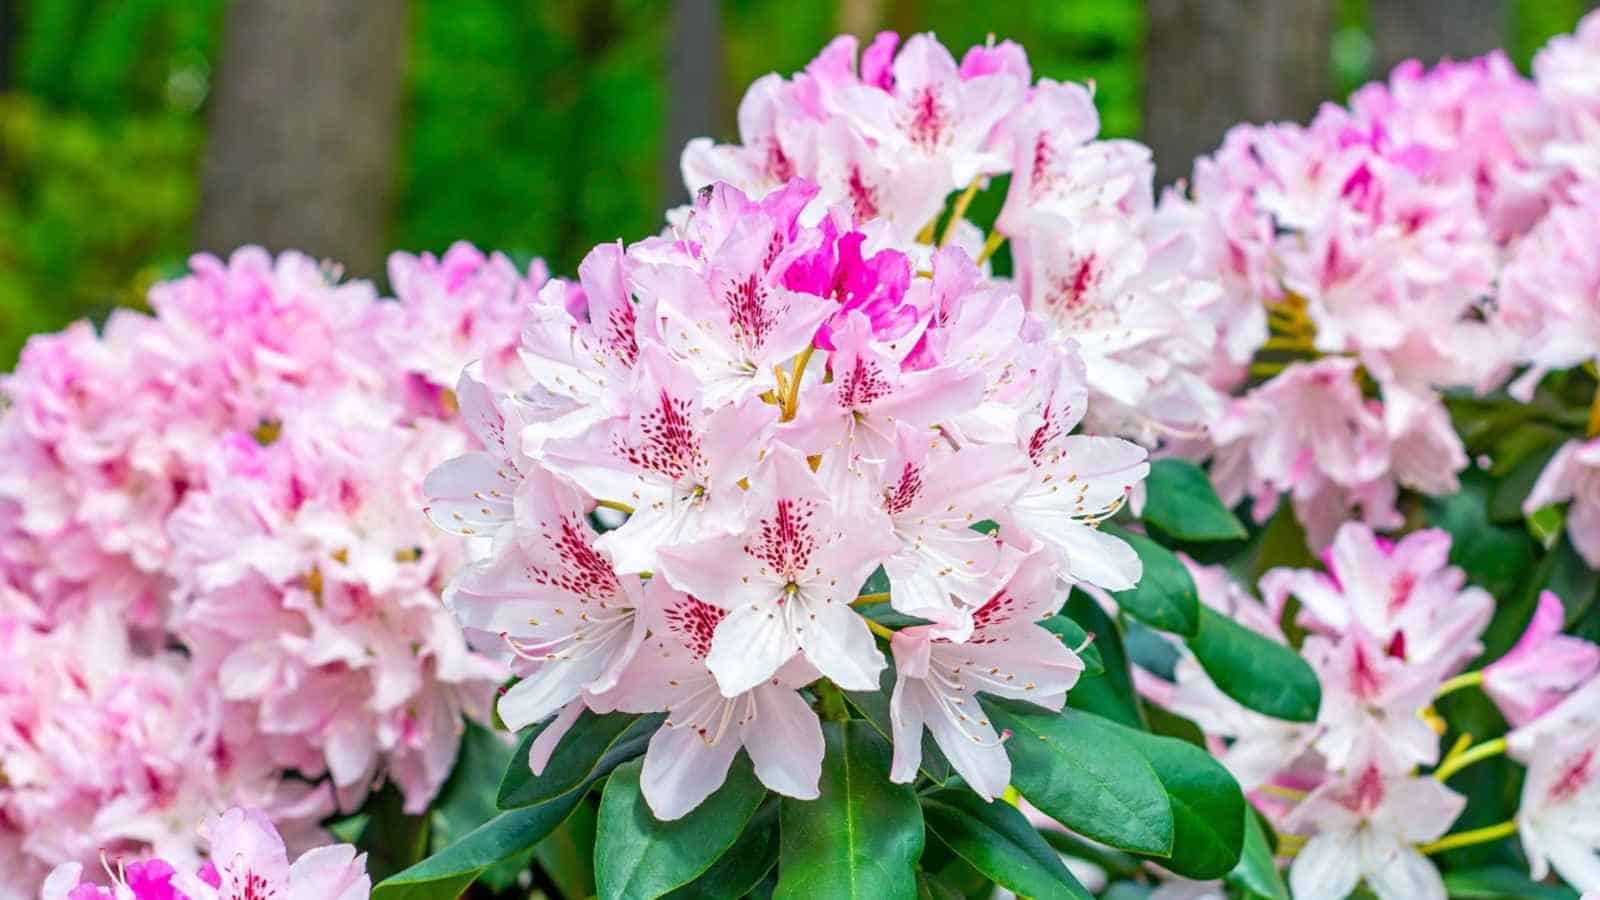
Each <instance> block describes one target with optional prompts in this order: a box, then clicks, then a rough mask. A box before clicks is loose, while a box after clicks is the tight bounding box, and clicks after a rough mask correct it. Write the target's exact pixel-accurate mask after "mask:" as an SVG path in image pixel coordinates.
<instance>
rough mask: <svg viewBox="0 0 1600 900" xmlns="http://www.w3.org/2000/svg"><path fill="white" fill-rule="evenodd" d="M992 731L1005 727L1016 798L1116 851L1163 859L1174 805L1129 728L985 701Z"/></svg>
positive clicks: (1027, 705) (1084, 715) (1170, 836)
mask: <svg viewBox="0 0 1600 900" xmlns="http://www.w3.org/2000/svg"><path fill="white" fill-rule="evenodd" d="M984 708H985V709H987V710H988V711H989V718H990V720H992V721H993V722H994V723H995V725H997V726H999V727H1001V728H1006V729H1010V731H1011V739H1010V740H1008V741H1006V745H1005V746H1006V753H1007V755H1009V756H1010V757H1011V780H1012V784H1014V785H1016V788H1017V790H1018V791H1020V792H1021V793H1022V796H1024V797H1027V798H1028V801H1029V802H1030V803H1032V804H1033V805H1034V806H1037V807H1039V808H1040V809H1041V810H1043V811H1044V812H1045V814H1046V815H1048V816H1050V817H1051V818H1054V819H1055V820H1056V821H1058V822H1060V823H1061V824H1063V825H1065V826H1067V827H1068V828H1071V829H1072V830H1074V831H1076V832H1078V833H1080V834H1082V835H1084V836H1086V837H1091V838H1094V839H1095V840H1097V841H1099V842H1101V843H1103V844H1107V845H1109V846H1112V847H1116V848H1118V849H1122V850H1132V851H1136V852H1139V853H1150V854H1154V855H1156V856H1165V855H1167V853H1169V852H1170V851H1171V850H1172V846H1173V818H1172V813H1173V810H1172V806H1171V804H1170V803H1169V801H1168V800H1167V792H1166V790H1165V789H1164V788H1163V787H1162V783H1161V778H1160V777H1159V776H1157V775H1156V772H1155V770H1154V769H1152V768H1151V767H1150V764H1149V763H1148V762H1146V761H1145V757H1144V755H1143V754H1142V753H1140V752H1139V749H1138V748H1137V747H1135V746H1134V745H1133V743H1132V742H1131V741H1129V740H1128V738H1127V735H1129V734H1138V733H1139V732H1136V731H1134V730H1133V729H1131V728H1127V727H1125V726H1120V725H1117V724H1115V723H1113V722H1111V721H1109V720H1107V719H1102V718H1100V717H1098V716H1094V715H1090V714H1088V713H1083V712H1078V711H1076V710H1070V709H1069V710H1067V711H1065V712H1061V713H1053V712H1050V711H1049V710H1046V709H1041V708H1039V707H1037V706H1034V705H1033V704H1031V703H1024V702H1021V701H1017V700H1001V699H996V698H985V703H984Z"/></svg>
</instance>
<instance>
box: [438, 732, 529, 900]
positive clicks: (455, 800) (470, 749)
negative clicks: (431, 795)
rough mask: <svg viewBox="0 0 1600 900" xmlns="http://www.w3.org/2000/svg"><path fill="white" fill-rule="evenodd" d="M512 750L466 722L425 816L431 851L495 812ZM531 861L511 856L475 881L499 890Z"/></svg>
mask: <svg viewBox="0 0 1600 900" xmlns="http://www.w3.org/2000/svg"><path fill="white" fill-rule="evenodd" d="M515 750H516V744H515V743H514V742H512V741H511V740H509V739H508V736H507V735H506V734H504V733H503V732H496V731H491V730H489V729H488V728H485V727H483V726H482V725H479V724H477V723H476V722H468V723H467V728H466V732H465V733H464V734H463V735H462V739H461V750H460V753H459V754H457V756H456V765H455V768H454V769H453V770H452V771H451V773H450V779H449V780H448V781H446V782H445V785H444V789H443V790H441V791H440V792H439V797H438V799H437V800H435V801H434V803H433V809H432V811H431V812H430V813H429V820H430V822H431V824H432V826H433V838H432V843H431V846H432V848H433V852H435V853H437V852H439V851H440V850H443V849H444V848H446V847H448V846H450V845H451V844H454V843H455V842H456V841H459V840H461V839H462V838H463V837H465V836H466V835H468V834H470V833H471V832H472V829H474V828H477V827H478V826H479V825H482V824H483V823H484V822H487V821H489V820H490V819H492V818H494V817H495V816H496V815H498V814H499V813H500V809H499V807H498V806H497V805H496V802H495V801H496V798H497V797H498V796H499V789H500V779H501V777H502V776H503V775H504V774H505V771H506V768H507V766H509V765H510V762H511V757H512V754H513V753H514V752H515ZM531 858H532V853H531V852H528V853H521V854H517V855H515V856H513V857H512V858H510V859H507V860H504V861H503V862H500V863H497V864H495V865H494V866H493V867H491V868H490V869H489V870H488V871H486V872H484V873H483V875H482V876H481V877H480V879H479V880H480V881H482V882H483V883H484V884H487V885H489V886H490V887H492V888H495V889H496V890H503V889H505V888H507V887H510V886H511V885H512V884H514V883H516V879H517V875H518V874H520V873H521V872H522V870H523V869H525V868H527V867H528V864H529V861H530V860H531ZM413 862H414V860H413Z"/></svg>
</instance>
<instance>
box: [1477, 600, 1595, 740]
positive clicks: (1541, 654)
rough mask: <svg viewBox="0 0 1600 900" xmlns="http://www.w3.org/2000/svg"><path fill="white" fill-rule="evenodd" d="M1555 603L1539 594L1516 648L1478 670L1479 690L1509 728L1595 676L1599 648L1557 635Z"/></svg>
mask: <svg viewBox="0 0 1600 900" xmlns="http://www.w3.org/2000/svg"><path fill="white" fill-rule="evenodd" d="M1565 617H1566V610H1565V608H1564V607H1563V606H1562V605H1561V598H1559V597H1557V596H1556V595H1555V594H1554V593H1552V592H1550V591H1541V592H1540V594H1539V604H1538V606H1536V607H1535V608H1534V612H1533V619H1532V620H1530V621H1529V622H1528V628H1527V630H1526V631H1524V632H1523V633H1522V637H1520V638H1518V639H1517V643H1516V646H1514V647H1512V648H1511V649H1510V650H1509V651H1507V652H1506V655H1504V656H1502V657H1500V658H1499V659H1497V660H1495V661H1494V662H1492V663H1490V664H1489V665H1487V666H1484V668H1483V690H1484V692H1485V693H1487V694H1488V695H1489V698H1490V699H1491V700H1493V701H1494V703H1495V705H1496V706H1498V707H1499V708H1500V712H1501V714H1502V715H1504V716H1505V717H1506V721H1507V722H1509V723H1511V725H1512V727H1514V728H1520V727H1521V726H1523V725H1526V724H1528V723H1529V722H1532V721H1533V720H1534V719H1537V718H1538V717H1539V716H1540V715H1542V714H1544V713H1545V712H1547V711H1549V710H1550V708H1551V707H1553V706H1555V705H1556V704H1557V703H1560V702H1561V700H1562V699H1564V698H1565V697H1566V696H1567V695H1569V694H1571V693H1572V692H1573V691H1575V690H1577V689H1578V688H1579V687H1581V686H1583V685H1584V684H1585V683H1587V682H1588V681H1590V680H1591V679H1593V678H1594V676H1595V675H1596V674H1597V673H1600V646H1596V645H1595V644H1593V643H1590V642H1589V641H1586V640H1583V639H1582V638H1578V637H1572V636H1571V635H1565V634H1562V633H1561V626H1562V622H1563V620H1564V619H1565Z"/></svg>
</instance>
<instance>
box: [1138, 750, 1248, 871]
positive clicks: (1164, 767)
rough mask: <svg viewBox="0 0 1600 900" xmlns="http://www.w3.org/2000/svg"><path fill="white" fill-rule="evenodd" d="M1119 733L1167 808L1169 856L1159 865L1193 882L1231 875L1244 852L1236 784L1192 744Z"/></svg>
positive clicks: (1240, 801)
mask: <svg viewBox="0 0 1600 900" xmlns="http://www.w3.org/2000/svg"><path fill="white" fill-rule="evenodd" d="M1108 725H1109V727H1112V728H1118V729H1122V726H1119V725H1114V724H1109V723H1108ZM1122 730H1124V731H1125V732H1126V733H1125V734H1124V735H1123V736H1124V737H1125V738H1127V740H1128V742H1129V743H1131V744H1133V745H1134V747H1135V748H1136V752H1138V753H1140V754H1142V755H1143V756H1144V758H1145V759H1146V760H1147V761H1148V762H1149V763H1150V767H1151V768H1152V769H1154V770H1155V773H1156V775H1157V777H1159V778H1160V779H1161V784H1162V786H1163V787H1164V788H1165V789H1166V793H1167V797H1168V798H1169V800H1170V802H1171V805H1172V819H1173V840H1172V852H1171V854H1170V855H1169V856H1168V858H1166V859H1163V860H1161V865H1162V866H1164V867H1165V868H1168V869H1171V870H1172V871H1174V872H1176V873H1178V874H1179V875H1182V876H1184V877H1185V878H1194V879H1198V880H1208V879H1212V878H1221V877H1222V876H1224V875H1226V874H1228V873H1229V872H1231V871H1233V868H1234V867H1235V866H1237V865H1238V864H1239V858H1240V854H1241V853H1242V851H1243V848H1244V830H1245V824H1244V820H1245V816H1246V815H1247V808H1246V806H1245V802H1244V792H1243V791H1241V790H1240V789H1239V783H1238V782H1236V781H1234V780H1233V776H1232V775H1230V774H1228V770H1227V769H1225V768H1223V767H1222V764H1221V763H1219V762H1217V760H1216V758H1215V757H1213V756H1212V755H1211V754H1209V753H1207V752H1206V751H1204V750H1202V749H1200V748H1199V747H1196V746H1194V745H1193V744H1190V743H1187V742H1185V741H1181V740H1178V739H1177V738H1169V737H1160V736H1158V735H1154V734H1146V733H1144V732H1140V731H1132V730H1131V729H1122Z"/></svg>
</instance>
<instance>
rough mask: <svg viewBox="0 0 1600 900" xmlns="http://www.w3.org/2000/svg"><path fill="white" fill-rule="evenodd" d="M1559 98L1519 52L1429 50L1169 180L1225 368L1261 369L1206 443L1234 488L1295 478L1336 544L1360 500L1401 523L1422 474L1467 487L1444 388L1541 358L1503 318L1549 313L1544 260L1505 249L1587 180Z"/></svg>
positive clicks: (1429, 483) (1548, 233)
mask: <svg viewBox="0 0 1600 900" xmlns="http://www.w3.org/2000/svg"><path fill="white" fill-rule="evenodd" d="M1547 52H1549V51H1547ZM1547 68H1550V67H1547ZM1570 80H1571V79H1568V81H1570ZM1557 118H1558V116H1557V114H1556V112H1555V109H1554V104H1553V103H1552V102H1550V100H1548V99H1547V98H1546V96H1545V95H1544V85H1543V84H1535V83H1534V82H1532V81H1529V80H1527V79H1525V78H1523V77H1521V76H1520V75H1518V74H1517V73H1516V71H1515V69H1514V68H1513V67H1512V66H1511V64H1510V63H1509V62H1508V61H1507V60H1506V59H1505V57H1504V56H1503V55H1501V54H1498V53H1495V54H1490V55H1488V56H1485V57H1481V58H1478V59H1474V60H1470V61H1467V62H1452V61H1448V60H1447V61H1445V62H1442V63H1440V64H1438V65H1437V66H1434V67H1433V68H1431V69H1424V68H1423V67H1422V66H1421V65H1420V64H1418V63H1416V62H1415V61H1413V62H1410V63H1406V64H1404V65H1402V66H1400V67H1399V68H1398V69H1396V70H1395V72H1394V73H1393V75H1392V76H1391V77H1390V79H1389V81H1388V82H1387V83H1380V84H1373V85H1369V86H1367V87H1365V88H1362V89H1361V90H1359V91H1357V92H1356V93H1355V94H1354V95H1353V96H1352V98H1351V101H1350V103H1349V105H1348V107H1339V106H1333V105H1325V106H1324V107H1323V108H1322V111H1321V112H1320V113H1319V114H1318V115H1317V117H1316V119H1315V120H1314V121H1312V122H1311V123H1310V124H1309V125H1304V126H1302V125H1298V124H1293V123H1278V124H1273V125H1266V126H1254V125H1240V126H1237V127H1235V128H1234V129H1233V130H1232V131H1230V132H1229V133H1228V135H1227V138H1226V140H1225V141H1224V143H1223V145H1222V147H1221V148H1220V149H1219V150H1218V151H1217V152H1216V153H1215V154H1214V155H1212V156H1210V157H1207V158H1204V159H1201V160H1199V161H1198V162H1197V163H1196V164H1195V170H1194V179H1193V183H1192V185H1191V186H1190V187H1189V194H1188V196H1187V197H1185V196H1184V195H1182V194H1181V193H1178V192H1170V193H1169V194H1168V195H1167V196H1166V197H1164V198H1163V202H1162V206H1161V215H1162V216H1163V217H1165V218H1168V219H1170V220H1171V221H1172V223H1173V224H1174V225H1175V226H1181V227H1187V228H1189V229H1193V230H1194V231H1196V232H1197V233H1198V234H1199V235H1200V238H1199V244H1200V246H1201V248H1202V252H1201V254H1200V256H1199V259H1200V266H1201V268H1200V269H1198V270H1197V273H1200V274H1204V275H1207V276H1210V277H1213V278H1216V279H1217V280H1218V281H1219V282H1220V284H1221V287H1222V290H1223V293H1224V296H1225V297H1226V298H1227V299H1226V300H1225V301H1224V302H1223V303H1222V304H1219V308H1224V309H1227V310H1229V315H1228V320H1227V324H1226V326H1225V327H1224V329H1223V330H1224V332H1225V333H1224V339H1223V340H1222V341H1220V342H1219V344H1218V346H1217V352H1218V354H1219V359H1218V364H1217V366H1216V367H1215V368H1214V370H1213V375H1214V377H1215V378H1216V381H1217V384H1218V386H1219V387H1221V388H1223V389H1236V388H1239V387H1241V386H1244V387H1246V388H1247V390H1245V391H1244V393H1243V396H1241V397H1239V398H1237V399H1236V400H1234V401H1233V403H1232V405H1231V408H1230V409H1229V410H1228V411H1227V412H1226V413H1225V414H1224V415H1223V416H1222V418H1221V419H1220V421H1219V422H1218V423H1217V424H1216V427H1215V429H1214V434H1213V435H1211V438H1210V440H1209V441H1207V442H1205V443H1204V445H1203V446H1202V449H1201V452H1204V453H1209V454H1213V455H1214V456H1215V457H1216V460H1217V468H1218V481H1219V486H1220V487H1221V488H1222V490H1223V493H1224V497H1225V499H1228V500H1230V501H1233V500H1238V499H1242V498H1246V497H1249V498H1251V499H1252V500H1253V501H1254V506H1255V509H1256V513H1257V515H1258V516H1263V517H1264V516H1265V515H1267V514H1270V513H1271V512H1272V511H1273V509H1274V508H1275V507H1276V505H1277V502H1278V498H1279V496H1280V495H1281V494H1285V493H1287V494H1288V495H1289V496H1291V497H1292V498H1293V500H1294V504H1295V511H1296V513H1297V514H1298V515H1299V517H1300V519H1301V521H1302V523H1303V524H1304V525H1305V526H1306V529H1307V531H1308V533H1309V534H1310V537H1311V540H1312V543H1313V545H1314V546H1318V547H1321V546H1325V545H1326V544H1327V542H1328V541H1329V540H1330V539H1331V538H1332V536H1333V533H1334V530H1335V529H1336V528H1337V527H1338V524H1339V523H1340V522H1342V521H1344V520H1345V519H1346V518H1349V517H1350V516H1351V515H1352V514H1358V515H1359V517H1360V518H1362V519H1363V520H1364V521H1366V522H1367V523H1368V524H1370V525H1372V526H1374V527H1378V528H1395V527H1398V526H1399V525H1400V524H1401V518H1400V515H1399V512H1398V510H1397V509H1396V506H1395V500H1396V497H1397V495H1398V492H1399V490H1400V489H1402V488H1405V489H1411V490H1416V491H1420V492H1423V493H1426V494H1434V495H1439V494H1448V493H1450V492H1453V491H1454V490H1455V489H1456V485H1457V477H1456V476H1457V473H1459V472H1460V471H1461V470H1462V469H1463V468H1464V467H1465V466H1466V465H1467V454H1466V452H1465V451H1464V449H1463V447H1462V444H1461V440H1460V438H1459V437H1457V435H1456V434H1455V432H1454V430H1453V429H1452V427H1451V423H1450V420H1449V416H1448V414H1447V412H1446V410H1445V407H1444V405H1443V403H1442V402H1441V396H1440V391H1441V390H1443V389H1469V390H1484V389H1487V388H1491V387H1494V386H1496V385H1498V384H1499V383H1500V382H1502V381H1503V380H1504V379H1505V377H1506V375H1507V374H1509V373H1510V372H1511V370H1512V369H1513V368H1514V367H1516V366H1517V365H1520V364H1522V363H1524V362H1527V361H1528V358H1527V357H1526V355H1525V352H1524V351H1522V348H1521V347H1519V346H1518V344H1517V342H1515V341H1508V340H1506V338H1505V329H1504V327H1503V326H1502V324H1501V321H1500V320H1501V319H1502V318H1506V317H1508V315H1510V314H1513V313H1514V314H1515V316H1516V318H1517V320H1518V321H1519V322H1520V323H1525V324H1524V330H1528V331H1532V330H1534V329H1536V328H1538V327H1539V326H1540V325H1543V324H1545V322H1546V321H1548V319H1549V318H1550V316H1549V315H1548V314H1545V313H1544V310H1543V306H1544V304H1543V303H1541V302H1537V301H1535V302H1534V303H1533V305H1534V306H1535V307H1537V309H1535V310H1529V309H1527V308H1526V307H1527V306H1528V305H1529V304H1528V303H1526V302H1519V299H1518V297H1517V296H1516V294H1517V291H1518V289H1517V288H1515V287H1513V285H1515V284H1516V283H1517V281H1518V280H1519V278H1520V280H1522V281H1523V282H1524V284H1525V285H1527V284H1528V282H1531V281H1534V280H1536V279H1538V278H1539V277H1541V276H1540V275H1538V274H1529V275H1523V276H1517V275H1515V274H1513V273H1511V272H1510V271H1508V270H1507V268H1508V267H1507V264H1506V260H1507V257H1508V256H1513V257H1515V256H1516V255H1519V254H1520V255H1521V256H1526V257H1532V256H1535V255H1538V254H1540V253H1541V252H1542V249H1547V248H1548V247H1549V245H1550V244H1551V243H1559V242H1560V241H1561V240H1563V238H1562V237H1561V236H1560V234H1559V233H1558V230H1559V226H1552V225H1550V224H1548V223H1546V224H1540V225H1539V226H1538V228H1537V229H1535V225H1536V224H1537V223H1539V222H1540V220H1541V218H1542V217H1544V216H1545V214H1546V212H1547V210H1548V209H1549V208H1550V207H1551V206H1552V205H1553V204H1556V203H1559V202H1561V199H1562V197H1563V195H1564V194H1565V193H1566V191H1567V190H1568V189H1567V188H1564V187H1563V185H1564V184H1565V183H1566V182H1565V181H1564V180H1563V179H1562V178H1560V177H1559V173H1558V171H1557V169H1556V168H1555V166H1554V165H1553V164H1552V163H1551V162H1550V159H1549V153H1548V152H1547V151H1549V150H1550V147H1551V146H1552V145H1551V143H1550V142H1551V141H1552V140H1554V139H1555V136H1556V134H1557V129H1556V127H1555V124H1554V123H1555V121H1556V119H1557ZM1530 230H1535V232H1536V233H1535V234H1534V235H1528V232H1529V231H1530ZM1529 244H1532V245H1533V246H1531V247H1529ZM1519 248H1527V249H1519ZM1540 262H1541V263H1542V264H1543V265H1546V266H1550V265H1553V264H1554V260H1553V259H1551V258H1550V257H1548V256H1544V257H1542V258H1541V259H1540ZM1513 268H1514V267H1513ZM1528 286H1531V285H1528ZM1526 290H1527V287H1523V288H1521V291H1522V292H1524V296H1526V294H1525V292H1526ZM1550 324H1552V325H1553V324H1554V323H1550ZM1570 340H1573V338H1571V337H1570V336H1566V337H1565V339H1564V340H1563V341H1562V343H1566V342H1567V341H1570ZM1530 346H1534V347H1539V349H1538V350H1537V351H1536V353H1537V354H1541V355H1543V356H1545V357H1548V356H1550V355H1552V354H1553V355H1555V356H1560V355H1561V353H1562V351H1561V350H1560V349H1553V348H1551V349H1547V348H1544V347H1542V346H1540V343H1539V341H1537V339H1535V340H1533V341H1530ZM1550 364H1557V363H1556V362H1555V361H1552V362H1551V363H1550ZM1247 379H1248V380H1247ZM1534 380H1535V381H1536V380H1537V378H1536V377H1535V378H1534ZM1357 511H1358V512H1357Z"/></svg>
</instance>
